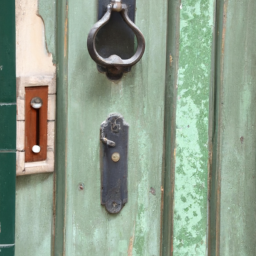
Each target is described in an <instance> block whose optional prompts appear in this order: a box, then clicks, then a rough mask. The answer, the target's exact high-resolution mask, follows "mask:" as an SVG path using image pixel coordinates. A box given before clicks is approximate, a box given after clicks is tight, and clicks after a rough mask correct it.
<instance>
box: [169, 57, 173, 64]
mask: <svg viewBox="0 0 256 256" xmlns="http://www.w3.org/2000/svg"><path fill="white" fill-rule="evenodd" d="M172 61H173V58H172V55H170V66H172Z"/></svg>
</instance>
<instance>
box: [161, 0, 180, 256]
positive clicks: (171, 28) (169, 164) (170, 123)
mask: <svg viewBox="0 0 256 256" xmlns="http://www.w3.org/2000/svg"><path fill="white" fill-rule="evenodd" d="M180 4H181V1H180V0H176V1H168V10H167V11H168V21H167V24H166V25H167V49H166V85H165V117H164V118H165V122H164V158H163V159H164V166H163V176H162V184H163V189H162V211H163V213H162V226H161V229H162V241H161V242H162V246H161V254H160V255H162V256H166V255H168V256H169V255H172V253H173V225H174V223H173V215H174V186H175V183H174V181H175V147H176V146H175V140H176V104H177V83H178V69H179V42H180V40H179V39H180Z"/></svg>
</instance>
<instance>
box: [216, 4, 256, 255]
mask: <svg viewBox="0 0 256 256" xmlns="http://www.w3.org/2000/svg"><path fill="white" fill-rule="evenodd" d="M255 10H256V2H255V1H253V0H246V1H243V2H239V1H238V2H237V1H228V0H223V1H220V2H219V4H218V11H219V16H217V18H218V31H217V33H218V35H219V37H218V40H217V48H216V66H218V67H219V68H218V69H216V73H215V86H216V89H215V94H216V105H215V112H216V113H215V123H216V127H215V129H216V131H215V133H217V132H218V136H217V137H216V139H215V141H214V145H215V148H214V149H215V152H213V153H214V154H215V158H214V159H213V160H215V161H216V163H215V165H214V166H213V167H214V169H213V170H212V172H213V173H214V172H216V173H217V175H218V176H219V186H215V191H213V192H215V194H217V195H218V194H219V195H220V196H219V204H218V205H217V206H216V207H215V209H214V208H213V210H215V211H216V214H217V216H218V215H219V219H217V221H216V222H217V224H218V227H217V230H215V231H216V232H215V233H213V234H212V235H213V238H214V235H215V240H217V243H216V244H214V243H213V246H212V250H211V252H213V253H214V252H216V254H211V255H241V256H245V255H255V254H256V247H255V243H256V236H255V230H256V221H255V220H256V214H255V213H256V203H255V193H256V179H255V177H256V169H255V166H256V160H255V143H256V132H255V123H256V117H255V102H256V87H255V82H256V73H255V68H256V64H255V55H256V49H255V41H256V35H255V24H256V17H255ZM214 217H215V216H214V214H212V216H211V218H212V219H213V220H212V221H214ZM218 228H219V229H220V230H218ZM218 241H219V242H218Z"/></svg>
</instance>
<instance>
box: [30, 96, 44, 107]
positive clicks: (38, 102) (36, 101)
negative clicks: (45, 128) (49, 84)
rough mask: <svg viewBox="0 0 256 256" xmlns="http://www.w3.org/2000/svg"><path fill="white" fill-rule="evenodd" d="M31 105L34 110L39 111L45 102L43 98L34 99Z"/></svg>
mask: <svg viewBox="0 0 256 256" xmlns="http://www.w3.org/2000/svg"><path fill="white" fill-rule="evenodd" d="M30 105H31V107H32V108H35V109H39V108H41V107H42V105H43V101H42V99H41V98H39V97H34V98H33V99H32V100H31V102H30Z"/></svg>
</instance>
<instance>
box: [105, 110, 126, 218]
mask: <svg viewBox="0 0 256 256" xmlns="http://www.w3.org/2000/svg"><path fill="white" fill-rule="evenodd" d="M128 131H129V125H128V124H127V123H126V122H125V121H124V119H123V117H122V116H121V115H120V114H111V115H110V116H109V117H108V118H107V120H106V121H104V122H103V123H102V124H101V128H100V139H101V156H100V157H101V204H102V205H104V206H105V208H106V210H107V211H108V212H109V213H112V214H114V213H119V212H120V211H121V210H122V208H123V206H124V205H125V204H126V203H127V200H128V189H127V175H128V168H127V167H128V162H127V160H128Z"/></svg>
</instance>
